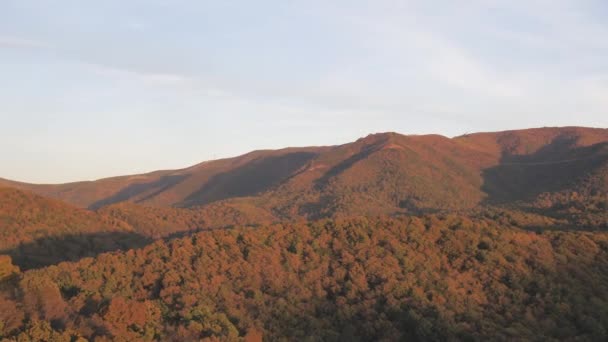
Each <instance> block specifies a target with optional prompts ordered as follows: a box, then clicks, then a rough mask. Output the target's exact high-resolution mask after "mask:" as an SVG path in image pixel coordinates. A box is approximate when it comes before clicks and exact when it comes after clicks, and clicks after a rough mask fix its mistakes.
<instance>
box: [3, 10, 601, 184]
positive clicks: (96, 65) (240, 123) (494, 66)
mask: <svg viewBox="0 0 608 342" xmlns="http://www.w3.org/2000/svg"><path fill="white" fill-rule="evenodd" d="M567 125H576V126H594V127H604V128H605V127H608V1H605V0H596V1H591V0H571V1H567V0H527V1H523V0H522V1H512V0H485V1H484V0H462V1H453V0H449V1H448V0H446V1H438V0H435V1H432V0H431V1H429V0H426V1H407V0H404V1H396V0H368V1H361V0H348V1H347V0H335V1H320V0H306V1H299V0H292V1H284V0H283V1H279V0H277V1H264V0H259V1H244V0H243V1H232V0H222V1H205V0H191V1H186V0H181V1H180V0H132V1H124V0H104V1H80V0H56V1H45V0H2V1H0V177H2V178H8V179H13V180H19V181H25V182H34V183H61V182H69V181H80V180H93V179H98V178H103V177H109V176H116V175H125V174H135V173H142V172H147V171H152V170H157V169H175V168H182V167H186V166H190V165H193V164H196V163H199V162H201V161H204V160H210V159H218V158H224V157H230V156H236V155H239V154H243V153H246V152H248V151H251V150H256V149H274V148H282V147H287V146H309V145H334V144H342V143H347V142H350V141H354V140H356V139H357V138H359V137H362V136H366V135H367V134H369V133H375V132H385V131H395V132H399V133H402V134H426V133H437V134H442V135H446V136H450V137H451V136H457V135H461V134H465V133H470V132H477V131H497V130H507V129H518V128H527V127H542V126H567Z"/></svg>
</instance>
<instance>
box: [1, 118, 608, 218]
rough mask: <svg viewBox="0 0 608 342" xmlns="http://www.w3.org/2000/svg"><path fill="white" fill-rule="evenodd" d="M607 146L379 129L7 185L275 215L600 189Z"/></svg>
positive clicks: (528, 135)
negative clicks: (136, 169)
mask: <svg viewBox="0 0 608 342" xmlns="http://www.w3.org/2000/svg"><path fill="white" fill-rule="evenodd" d="M607 146H608V130H607V129H594V128H581V127H564V128H537V129H526V130H516V131H505V132H496V133H476V134H468V135H464V136H460V137H456V138H452V139H450V138H446V137H443V136H439V135H421V136H416V135H400V134H396V133H383V134H374V135H370V136H368V137H366V138H362V139H359V140H357V141H356V142H353V143H348V144H344V145H340V146H331V147H309V148H289V149H283V150H277V151H256V152H252V153H249V154H246V155H243V156H240V157H236V158H230V159H222V160H216V161H209V162H204V163H201V164H198V165H195V166H192V167H189V168H186V169H181V170H174V171H157V172H152V173H148V174H144V175H136V176H125V177H115V178H109V179H102V180H99V181H94V182H83V183H70V184H62V185H32V184H23V183H10V182H9V183H10V184H12V186H16V187H21V188H27V189H30V190H32V191H35V192H37V193H39V194H42V195H45V196H49V197H54V198H59V199H62V200H65V201H68V202H70V203H72V204H75V205H78V206H81V207H89V208H92V209H96V208H100V207H103V206H106V205H111V204H114V203H118V202H123V201H129V202H133V203H138V204H142V205H145V206H155V207H171V206H173V207H186V208H198V209H200V208H202V207H204V206H206V205H209V204H214V205H215V206H216V207H217V206H220V207H221V206H224V205H229V206H231V207H232V208H237V207H247V208H259V209H260V210H261V211H263V212H267V213H271V214H272V215H274V216H276V217H279V218H297V217H305V218H320V217H328V216H335V215H338V216H340V215H344V216H348V215H353V214H364V215H376V214H395V213H408V212H410V213H411V212H427V211H437V210H458V209H468V208H473V207H475V206H478V205H480V204H481V205H485V204H488V205H509V204H513V203H523V202H526V203H533V202H534V201H536V200H537V199H538V198H539V197H542V196H544V197H546V196H547V194H548V193H560V192H564V191H575V189H579V188H581V187H589V186H591V189H588V190H589V191H595V192H600V193H602V192H605V190H606V186H605V183H606V182H602V181H598V180H593V179H591V178H597V179H602V177H604V175H605V171H602V170H605V169H606V167H607V165H608V147H607ZM585 184H586V185H585ZM589 184H591V185H589ZM593 184H595V185H593ZM602 184H604V185H602ZM247 210H249V211H250V209H247ZM264 215H266V214H264Z"/></svg>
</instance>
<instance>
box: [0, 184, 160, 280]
mask: <svg viewBox="0 0 608 342" xmlns="http://www.w3.org/2000/svg"><path fill="white" fill-rule="evenodd" d="M148 241H149V239H147V238H145V237H144V236H142V235H141V234H139V233H137V232H136V231H135V229H134V228H133V227H132V226H130V225H128V224H126V223H125V222H122V221H119V220H115V219H112V218H110V217H107V216H104V215H99V214H97V213H94V212H91V211H88V210H84V209H80V208H74V207H71V206H70V205H67V204H65V203H63V202H60V201H56V200H51V199H47V198H44V197H41V196H38V195H35V194H32V193H29V192H25V191H20V190H17V189H12V188H3V187H0V254H8V255H10V256H11V257H12V258H13V261H14V262H15V263H17V264H19V266H20V267H22V268H31V267H39V266H44V265H52V264H56V263H58V262H60V261H64V260H77V259H79V258H82V257H84V256H94V255H97V254H99V253H101V252H105V251H111V250H118V249H130V248H134V247H138V246H143V245H144V244H146V243H147V242H148Z"/></svg>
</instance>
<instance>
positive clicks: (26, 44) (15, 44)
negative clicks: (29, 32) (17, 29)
mask: <svg viewBox="0 0 608 342" xmlns="http://www.w3.org/2000/svg"><path fill="white" fill-rule="evenodd" d="M0 47H5V48H35V49H44V48H49V47H50V45H49V44H47V43H45V42H41V41H39V40H34V39H27V38H21V37H13V36H0Z"/></svg>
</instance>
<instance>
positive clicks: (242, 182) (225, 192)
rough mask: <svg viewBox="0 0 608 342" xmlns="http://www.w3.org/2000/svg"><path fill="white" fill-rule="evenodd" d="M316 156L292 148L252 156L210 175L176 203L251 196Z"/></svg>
mask: <svg viewBox="0 0 608 342" xmlns="http://www.w3.org/2000/svg"><path fill="white" fill-rule="evenodd" d="M316 156H317V153H312V152H294V153H288V154H286V155H282V156H276V157H263V158H258V159H255V160H253V161H251V162H249V163H247V164H245V165H243V166H242V167H239V168H237V169H234V170H231V171H228V172H224V173H220V174H218V175H215V176H213V177H212V178H211V179H210V180H209V181H208V182H207V183H206V184H205V185H203V186H202V187H201V188H200V189H199V190H197V191H195V192H193V193H192V194H191V195H190V196H188V197H187V198H186V199H185V200H184V201H183V202H182V203H181V204H180V206H181V207H189V206H194V205H204V204H208V203H211V202H215V201H219V200H223V199H228V198H233V197H244V196H252V195H255V194H257V193H260V192H263V191H266V190H269V189H270V188H271V187H273V186H276V185H279V184H281V183H282V182H284V181H285V180H286V179H288V178H289V177H291V176H292V175H293V173H294V172H296V171H297V170H299V169H300V168H302V167H303V166H304V165H306V163H308V162H309V161H310V160H311V159H313V158H314V157H316Z"/></svg>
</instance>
